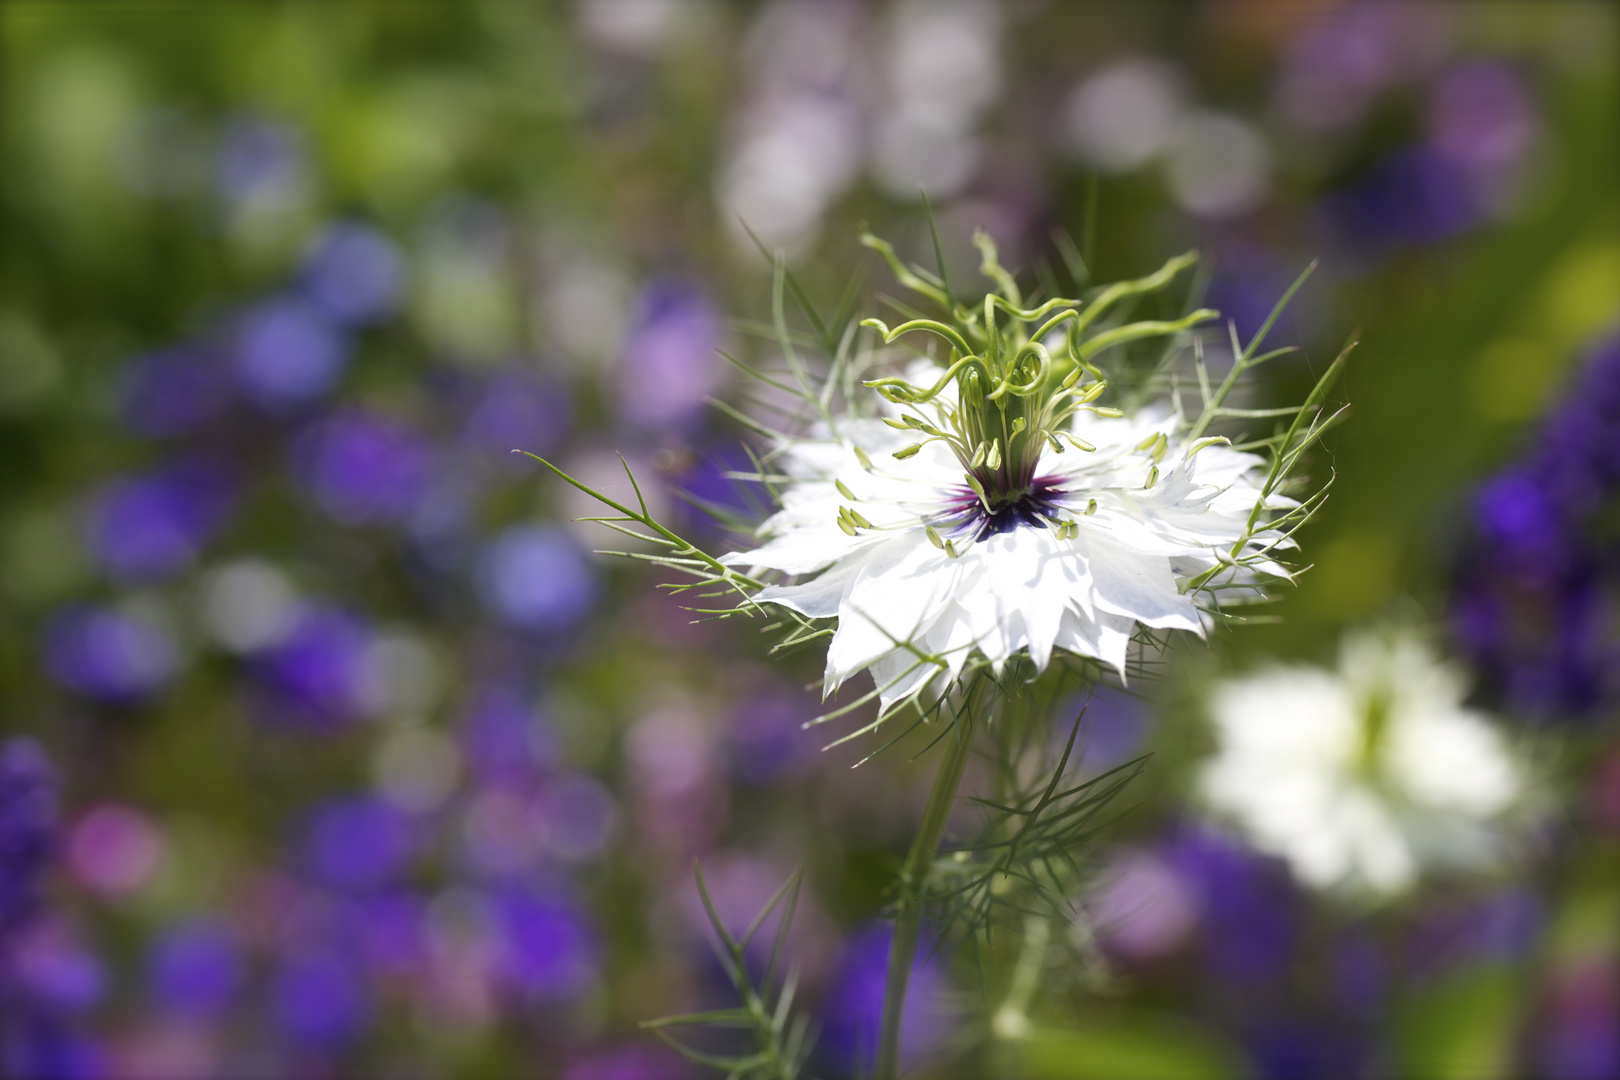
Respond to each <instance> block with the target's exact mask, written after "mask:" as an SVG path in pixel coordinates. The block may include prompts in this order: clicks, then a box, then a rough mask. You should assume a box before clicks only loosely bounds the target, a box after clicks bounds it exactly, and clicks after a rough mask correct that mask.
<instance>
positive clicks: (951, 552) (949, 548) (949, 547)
mask: <svg viewBox="0 0 1620 1080" xmlns="http://www.w3.org/2000/svg"><path fill="white" fill-rule="evenodd" d="M945 554H946V555H948V556H950V557H951V558H953V559H954V558H957V556H958V552H957V550H956V545H955V544H953V543H951V542H950V541H949V540H947V541H945Z"/></svg>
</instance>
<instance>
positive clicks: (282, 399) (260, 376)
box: [235, 297, 350, 412]
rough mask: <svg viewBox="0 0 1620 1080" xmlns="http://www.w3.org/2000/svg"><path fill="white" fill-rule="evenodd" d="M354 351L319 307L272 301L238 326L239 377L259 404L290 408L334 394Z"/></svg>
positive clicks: (272, 409)
mask: <svg viewBox="0 0 1620 1080" xmlns="http://www.w3.org/2000/svg"><path fill="white" fill-rule="evenodd" d="M349 349H350V343H349V339H348V336H347V335H346V334H345V333H344V331H343V330H342V329H341V328H340V327H339V326H337V325H336V324H335V323H333V322H332V321H331V320H330V319H329V318H328V317H327V316H326V315H325V314H323V313H322V311H321V310H320V309H319V308H317V307H316V306H315V305H313V304H311V303H309V302H308V301H305V300H298V299H293V298H286V297H283V298H278V299H273V300H269V301H266V302H265V303H263V304H261V305H259V306H258V307H257V308H254V309H253V310H252V311H250V312H248V313H247V315H245V316H244V317H243V319H242V321H241V324H240V325H239V326H238V327H237V331H236V353H235V367H236V377H237V380H238V381H239V382H240V383H241V385H242V390H243V392H244V393H245V394H247V396H248V398H249V399H251V400H252V401H253V402H254V403H255V404H257V405H258V406H260V407H261V408H263V409H266V410H268V411H270V412H285V411H287V410H289V409H293V408H296V407H298V406H301V405H306V404H308V403H310V402H312V401H315V400H317V399H319V398H322V397H325V396H326V395H327V394H328V393H330V392H331V391H332V389H333V388H334V387H336V386H337V383H338V380H339V379H340V378H341V377H342V376H343V370H344V368H345V367H347V366H348V362H349Z"/></svg>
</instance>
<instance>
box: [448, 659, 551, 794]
mask: <svg viewBox="0 0 1620 1080" xmlns="http://www.w3.org/2000/svg"><path fill="white" fill-rule="evenodd" d="M461 746H462V753H463V754H464V755H465V756H466V759H467V764H468V765H469V766H470V767H471V769H472V771H473V775H474V777H475V778H476V779H477V780H478V782H479V783H481V784H487V783H490V782H492V781H507V782H511V781H518V782H522V781H528V780H531V779H533V778H534V777H535V776H536V775H537V774H538V773H539V772H540V771H541V770H544V769H546V768H548V767H549V766H550V765H551V762H552V759H553V757H554V754H555V751H554V749H553V747H552V745H551V733H550V729H549V728H548V727H547V726H546V725H545V724H544V723H543V722H542V720H541V718H540V717H539V716H538V715H537V713H536V710H535V706H534V705H533V704H531V703H530V701H529V699H528V698H526V697H525V696H524V695H523V693H522V692H521V691H519V690H518V688H517V687H515V686H513V685H511V684H507V683H494V684H491V685H489V686H485V687H482V688H480V689H479V690H478V691H477V692H476V693H475V694H474V695H473V698H472V703H471V704H470V705H469V706H468V709H467V712H466V715H465V716H464V717H463V718H462V722H461Z"/></svg>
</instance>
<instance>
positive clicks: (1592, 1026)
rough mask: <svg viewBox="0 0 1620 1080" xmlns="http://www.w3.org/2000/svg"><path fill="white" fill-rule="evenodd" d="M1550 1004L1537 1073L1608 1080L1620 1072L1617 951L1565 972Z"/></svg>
mask: <svg viewBox="0 0 1620 1080" xmlns="http://www.w3.org/2000/svg"><path fill="white" fill-rule="evenodd" d="M1549 1004H1550V1007H1549V1009H1548V1012H1549V1014H1550V1015H1547V1016H1546V1017H1544V1018H1542V1020H1541V1022H1540V1023H1539V1024H1537V1030H1536V1032H1535V1036H1536V1043H1537V1046H1536V1071H1535V1073H1534V1075H1536V1076H1539V1077H1545V1078H1546V1080H1607V1078H1608V1077H1612V1076H1614V1075H1616V1073H1620V1020H1617V1019H1616V1017H1620V964H1617V963H1616V961H1615V958H1614V956H1613V954H1612V953H1611V954H1610V955H1607V956H1604V955H1597V956H1589V957H1585V958H1584V959H1583V960H1582V961H1580V962H1578V963H1577V964H1576V965H1574V966H1573V967H1572V968H1571V969H1568V970H1565V971H1562V972H1559V974H1558V977H1557V980H1556V983H1555V985H1554V988H1553V993H1552V1001H1551V1002H1550V1003H1549Z"/></svg>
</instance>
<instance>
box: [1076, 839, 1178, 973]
mask: <svg viewBox="0 0 1620 1080" xmlns="http://www.w3.org/2000/svg"><path fill="white" fill-rule="evenodd" d="M1089 906H1090V909H1091V915H1092V919H1093V921H1094V922H1095V923H1096V926H1097V930H1098V933H1099V935H1100V936H1101V937H1102V939H1103V942H1104V943H1105V944H1106V945H1107V946H1108V948H1109V950H1110V951H1111V952H1114V953H1116V954H1119V955H1121V956H1124V957H1126V958H1127V959H1131V960H1141V961H1148V960H1156V959H1158V958H1160V957H1162V956H1165V955H1168V954H1169V953H1171V952H1174V951H1175V950H1176V949H1177V948H1179V947H1180V946H1181V945H1182V943H1183V942H1184V941H1186V940H1187V937H1188V936H1189V935H1190V934H1191V933H1192V931H1193V929H1194V927H1195V926H1196V925H1197V922H1198V915H1199V912H1198V898H1197V897H1196V896H1194V895H1193V890H1192V889H1191V888H1190V887H1189V884H1188V882H1186V881H1185V880H1184V879H1183V878H1182V877H1181V875H1180V874H1179V873H1178V872H1177V871H1176V868H1175V867H1173V866H1172V865H1170V864H1169V863H1168V862H1167V861H1166V860H1164V859H1162V858H1160V857H1158V856H1157V855H1154V854H1153V853H1151V852H1148V851H1141V850H1129V849H1127V850H1125V851H1122V852H1120V853H1119V854H1118V855H1116V856H1115V857H1114V858H1112V859H1110V860H1109V864H1108V868H1107V870H1106V871H1105V872H1104V874H1103V876H1102V878H1101V879H1100V880H1099V883H1098V888H1097V889H1096V892H1095V895H1094V897H1093V899H1092V900H1091V902H1090V905H1089Z"/></svg>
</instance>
